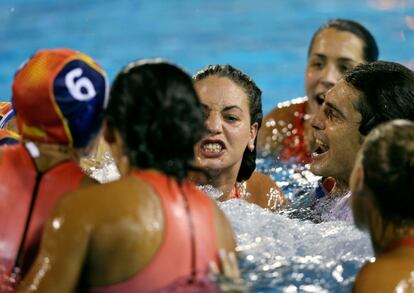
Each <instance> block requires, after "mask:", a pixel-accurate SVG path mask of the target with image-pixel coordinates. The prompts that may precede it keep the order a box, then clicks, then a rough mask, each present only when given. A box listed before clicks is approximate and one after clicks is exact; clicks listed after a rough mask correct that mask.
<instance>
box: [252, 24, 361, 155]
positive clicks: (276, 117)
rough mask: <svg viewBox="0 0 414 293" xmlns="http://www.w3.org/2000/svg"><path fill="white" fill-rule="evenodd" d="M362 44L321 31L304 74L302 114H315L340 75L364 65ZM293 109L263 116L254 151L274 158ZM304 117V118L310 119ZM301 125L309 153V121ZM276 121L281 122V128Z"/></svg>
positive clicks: (311, 143) (340, 33) (352, 37)
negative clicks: (304, 96)
mask: <svg viewBox="0 0 414 293" xmlns="http://www.w3.org/2000/svg"><path fill="white" fill-rule="evenodd" d="M364 61H365V60H364V57H363V42H362V40H360V39H359V38H358V37H357V36H355V35H353V34H352V33H350V32H344V31H338V30H336V29H334V28H328V29H325V30H322V31H321V32H320V33H319V34H318V35H317V36H316V38H315V40H314V43H313V45H312V49H311V51H310V54H309V57H308V62H307V65H306V71H305V92H306V95H307V97H308V102H307V105H306V111H305V112H306V114H308V115H310V116H311V115H312V114H313V113H315V112H316V111H317V110H318V109H319V107H320V105H321V104H322V102H323V97H324V95H325V93H326V92H327V91H328V90H329V89H330V88H332V87H333V86H334V85H335V84H336V83H337V82H338V81H339V80H340V78H341V77H342V76H343V74H344V73H345V72H346V71H348V70H350V69H352V68H353V67H355V66H356V65H358V64H359V63H362V62H364ZM296 109H297V105H294V104H290V105H286V106H284V107H282V108H275V109H273V110H272V111H271V112H270V113H268V114H267V115H266V117H265V118H264V120H263V127H262V128H261V129H260V131H259V134H258V150H259V151H260V152H263V151H264V153H269V152H270V153H274V154H278V153H279V152H280V151H281V149H282V147H283V141H284V139H285V137H286V131H284V128H285V127H286V125H288V124H289V123H292V122H293V120H294V117H295V115H297V110H296ZM310 116H306V117H310ZM306 117H305V122H304V125H303V126H304V129H305V135H304V136H305V143H306V145H307V150H308V152H309V153H310V152H311V150H312V149H313V148H314V138H313V135H312V127H311V125H310V123H309V119H306ZM279 121H284V122H285V123H284V124H283V125H281V124H279V123H278V122H279Z"/></svg>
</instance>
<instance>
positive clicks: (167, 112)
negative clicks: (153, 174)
mask: <svg viewBox="0 0 414 293" xmlns="http://www.w3.org/2000/svg"><path fill="white" fill-rule="evenodd" d="M106 120H107V125H108V129H109V132H112V131H113V130H115V131H117V132H118V133H119V134H120V136H121V138H122V141H123V146H124V152H125V153H126V155H127V157H128V159H129V161H130V163H131V165H133V166H135V167H137V168H141V169H157V170H160V171H162V172H164V173H166V174H168V175H170V176H174V177H176V178H177V179H183V178H184V177H185V176H186V175H187V172H188V170H189V169H190V168H191V167H190V166H191V164H192V161H193V158H194V145H195V144H196V143H197V142H198V141H199V140H200V139H201V138H202V136H203V135H204V133H205V132H204V131H205V129H204V117H203V109H202V107H201V104H200V102H199V99H198V96H197V94H196V91H195V89H194V86H193V82H192V79H191V77H190V76H189V75H188V74H187V73H185V72H184V71H183V70H182V69H180V68H179V67H177V66H176V65H173V64H171V63H168V62H166V61H163V60H161V59H151V60H140V61H136V62H133V63H130V64H129V65H127V66H126V67H124V68H123V69H122V70H121V71H120V72H119V74H118V75H117V76H116V78H115V80H114V82H113V84H112V86H111V91H110V102H109V105H108V109H107V111H106Z"/></svg>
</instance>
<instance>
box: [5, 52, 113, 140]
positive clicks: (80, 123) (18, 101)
mask: <svg viewBox="0 0 414 293" xmlns="http://www.w3.org/2000/svg"><path fill="white" fill-rule="evenodd" d="M12 92H13V97H12V99H13V106H14V109H15V111H16V119H17V127H18V129H19V132H20V133H21V135H22V137H23V138H27V139H30V140H33V141H38V142H46V143H58V144H66V145H70V146H74V147H85V146H86V145H87V144H88V143H89V142H90V140H91V139H93V138H94V137H95V135H96V134H97V133H98V131H99V129H100V127H101V123H102V118H103V110H104V109H105V108H106V106H107V104H108V82H107V78H106V75H105V72H104V71H103V70H102V68H101V67H99V65H97V64H96V63H95V62H94V61H93V60H92V59H91V58H90V57H89V56H87V55H85V54H82V53H80V52H76V51H73V50H70V49H52V50H48V49H44V50H39V51H38V52H36V53H35V55H34V56H33V57H31V58H30V59H29V60H28V61H27V62H26V63H25V64H24V65H23V66H22V67H21V69H20V70H19V71H17V73H16V76H15V78H14V81H13V88H12Z"/></svg>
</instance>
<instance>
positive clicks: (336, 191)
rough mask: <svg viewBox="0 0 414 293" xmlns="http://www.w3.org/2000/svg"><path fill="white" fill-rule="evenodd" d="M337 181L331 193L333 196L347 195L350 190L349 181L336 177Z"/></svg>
mask: <svg viewBox="0 0 414 293" xmlns="http://www.w3.org/2000/svg"><path fill="white" fill-rule="evenodd" d="M335 181H336V182H335V185H334V187H333V188H332V190H331V192H330V193H329V194H331V195H332V196H338V197H342V196H344V195H346V194H347V193H348V192H349V185H348V182H345V181H342V180H337V179H335Z"/></svg>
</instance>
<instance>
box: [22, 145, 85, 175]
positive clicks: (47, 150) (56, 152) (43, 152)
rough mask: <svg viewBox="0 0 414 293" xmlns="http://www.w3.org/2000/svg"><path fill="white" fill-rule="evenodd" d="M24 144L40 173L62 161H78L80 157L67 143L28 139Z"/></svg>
mask: <svg viewBox="0 0 414 293" xmlns="http://www.w3.org/2000/svg"><path fill="white" fill-rule="evenodd" d="M24 144H25V146H26V149H27V150H28V151H29V153H30V154H31V157H32V158H33V161H34V163H35V165H36V169H37V170H38V171H39V172H41V173H43V172H45V171H47V170H49V169H50V168H52V167H54V166H56V165H57V164H59V163H62V162H64V161H70V160H73V161H75V162H79V159H80V155H79V152H78V151H77V150H76V149H74V148H73V147H70V146H67V145H60V144H50V143H39V142H30V141H25V142H24ZM36 150H37V151H36Z"/></svg>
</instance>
